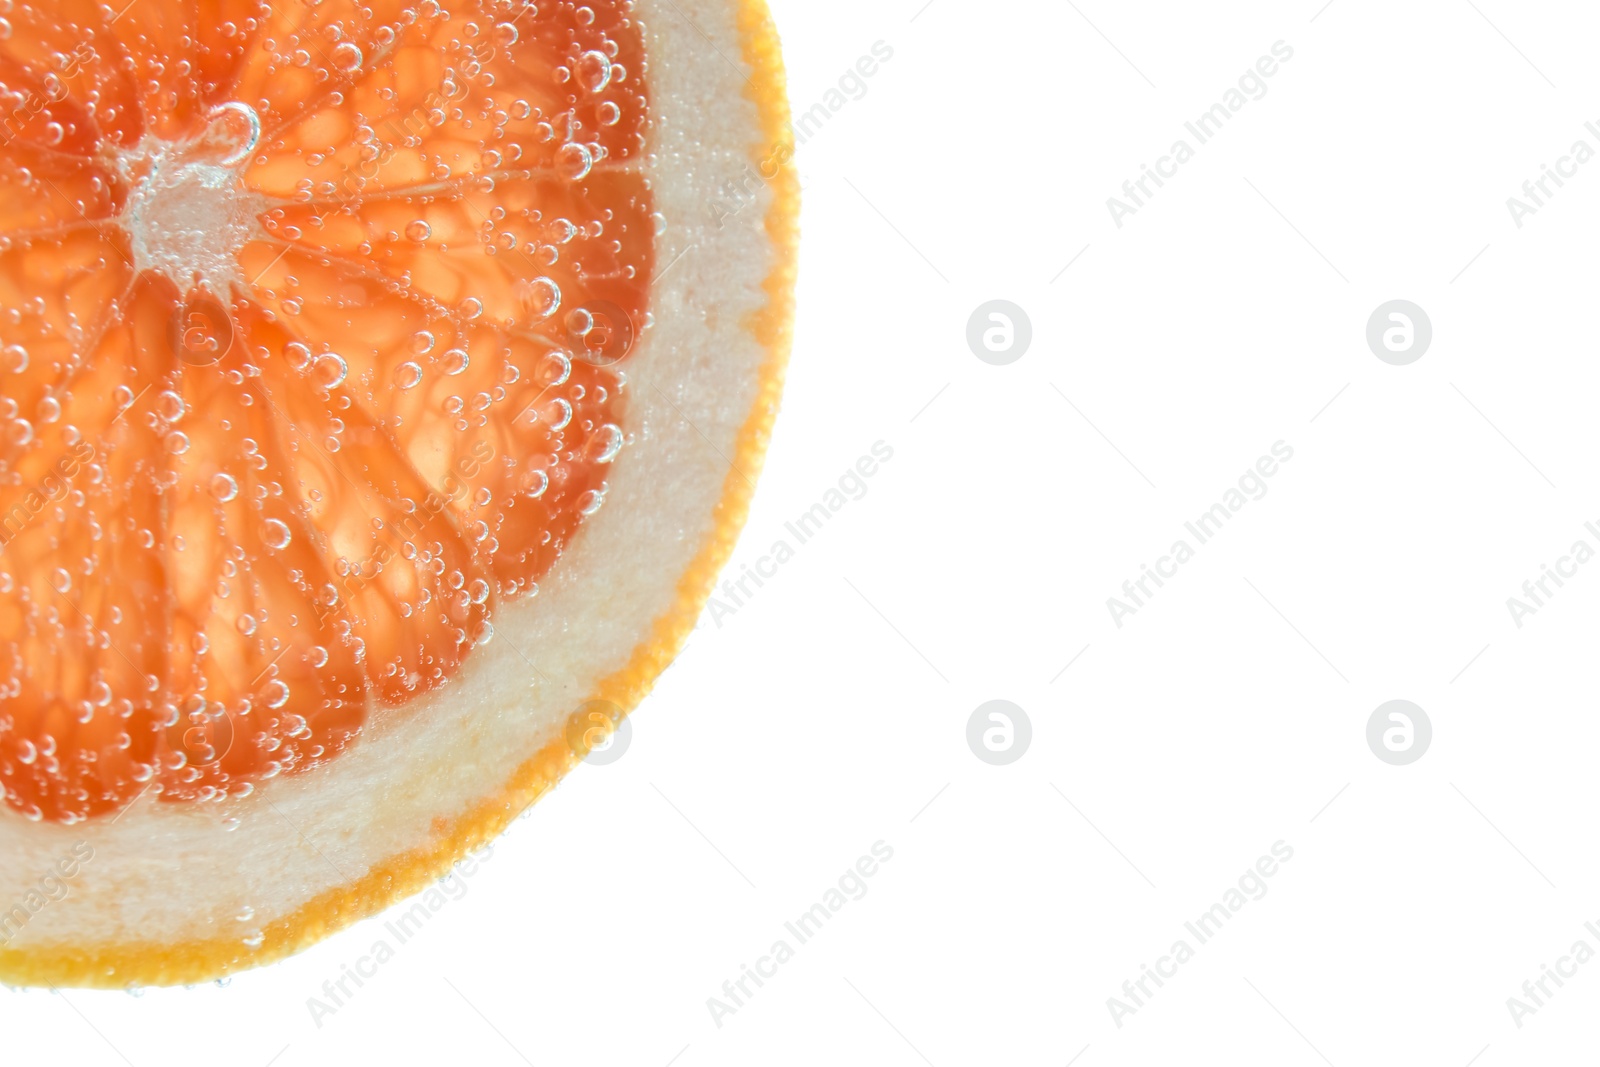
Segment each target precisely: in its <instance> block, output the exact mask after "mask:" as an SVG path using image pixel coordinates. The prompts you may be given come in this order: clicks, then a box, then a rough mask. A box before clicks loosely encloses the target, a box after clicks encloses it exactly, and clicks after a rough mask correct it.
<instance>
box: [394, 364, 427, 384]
mask: <svg viewBox="0 0 1600 1067" xmlns="http://www.w3.org/2000/svg"><path fill="white" fill-rule="evenodd" d="M421 381H422V368H421V367H420V366H418V365H417V364H415V363H402V364H400V365H399V366H398V367H396V368H395V369H394V384H395V385H396V386H398V387H399V388H401V389H410V388H413V387H414V386H416V385H417V384H418V383H420V382H421Z"/></svg>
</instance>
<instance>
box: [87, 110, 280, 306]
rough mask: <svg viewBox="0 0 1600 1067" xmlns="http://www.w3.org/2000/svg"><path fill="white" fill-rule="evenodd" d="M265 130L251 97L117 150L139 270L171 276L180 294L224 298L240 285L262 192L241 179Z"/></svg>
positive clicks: (256, 233)
mask: <svg viewBox="0 0 1600 1067" xmlns="http://www.w3.org/2000/svg"><path fill="white" fill-rule="evenodd" d="M260 136H261V120H260V118H259V117H258V116H257V115H256V113H255V111H254V109H252V108H251V107H249V106H248V105H246V104H240V103H230V104H223V105H221V106H219V107H216V108H213V109H212V111H211V113H210V115H209V116H208V119H207V123H206V126H205V128H204V129H203V130H202V131H201V133H200V134H199V135H198V136H197V137H194V138H191V139H189V140H185V141H168V140H164V139H161V138H157V137H149V136H146V137H145V138H143V139H142V140H140V141H139V143H138V144H136V145H134V146H133V147H132V148H128V149H119V150H117V152H116V157H115V163H116V169H117V171H118V173H119V174H120V175H121V176H122V178H123V179H124V181H125V182H126V183H127V189H128V194H127V199H126V201H125V203H124V206H123V209H122V213H121V215H120V216H119V217H118V221H119V222H120V223H121V225H122V227H123V228H124V229H125V230H126V231H127V234H128V241H129V244H130V245H131V246H132V252H133V265H134V269H135V270H137V271H147V270H149V271H156V272H158V273H160V274H164V275H166V276H167V277H168V278H169V279H171V281H172V282H173V284H174V285H176V286H177V288H178V291H179V292H180V293H187V292H188V291H190V290H191V289H193V288H195V287H196V286H200V287H203V288H206V289H209V290H210V291H211V292H212V293H213V294H214V295H215V296H217V297H219V298H222V299H226V298H227V297H228V295H229V293H230V291H231V289H232V287H233V286H234V285H235V284H237V285H240V286H241V287H242V286H243V282H244V280H243V278H241V277H240V271H239V250H240V249H241V248H243V247H244V245H245V244H246V243H248V242H249V241H252V240H255V239H257V238H259V237H260V236H261V235H262V234H261V227H260V223H259V222H258V219H257V216H258V215H259V213H260V211H261V210H262V208H263V207H264V205H265V198H264V197H262V196H261V195H260V194H258V193H253V192H251V191H250V190H249V189H247V188H246V187H245V184H244V182H243V180H242V178H241V175H242V173H243V171H244V168H245V166H246V165H247V164H248V162H249V160H250V155H251V153H252V152H253V151H254V150H255V146H256V142H257V141H258V140H259V139H260Z"/></svg>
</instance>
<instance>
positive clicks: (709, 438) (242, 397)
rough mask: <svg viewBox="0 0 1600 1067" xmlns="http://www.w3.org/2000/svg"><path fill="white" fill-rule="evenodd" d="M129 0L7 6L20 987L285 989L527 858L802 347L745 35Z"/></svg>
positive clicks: (710, 19)
mask: <svg viewBox="0 0 1600 1067" xmlns="http://www.w3.org/2000/svg"><path fill="white" fill-rule="evenodd" d="M117 6H118V7H119V8H121V10H120V11H118V10H115V9H113V7H111V6H102V5H100V4H98V3H94V2H91V0H52V2H51V3H48V4H46V3H42V2H39V0H17V2H16V3H15V4H12V3H5V4H4V6H3V8H0V788H3V795H4V803H3V805H0V980H3V981H5V982H9V983H20V984H48V985H87V986H105V987H125V986H131V985H148V984H175V983H190V982H196V981H202V980H206V979H211V978H216V977H219V976H221V975H224V974H227V973H229V972H233V971H237V970H240V969H243V968H246V967H251V966H255V965H259V964H261V963H264V962H267V961H270V960H273V959H276V958H280V957H282V956H285V955H287V954H289V953H292V952H295V951H298V950H300V949H302V948H304V947H306V946H308V945H310V944H312V943H314V942H315V941H317V940H318V939H320V938H321V937H324V936H326V935H327V934H328V933H330V932H332V931H334V930H337V929H339V928H341V927H343V926H346V925H348V924H350V923H352V922H354V921H356V920H358V919H360V918H363V917H366V916H368V915H371V914H373V913H375V912H376V911H378V910H380V909H382V908H383V907H385V906H387V905H388V904H390V903H392V902H394V901H396V900H398V899H400V898H402V897H404V896H406V895H409V894H411V893H413V892H416V891H417V890H419V889H421V888H422V887H424V886H425V885H427V884H428V883H429V882H430V881H431V880H433V879H434V878H437V877H438V876H440V875H441V874H442V873H443V872H444V871H445V870H446V869H447V868H448V867H449V866H450V865H451V864H452V863H453V862H455V861H456V860H457V859H458V858H459V857H461V856H462V855H463V854H464V853H466V852H468V851H469V850H472V849H474V848H476V847H478V846H480V845H482V844H483V843H485V842H487V841H488V840H489V839H491V838H492V837H493V836H494V835H496V834H497V833H499V832H500V831H501V830H502V829H503V828H504V827H505V826H506V825H507V823H508V822H509V821H510V820H511V819H512V818H514V817H515V816H516V815H517V814H519V813H520V812H521V811H522V810H523V809H524V808H525V807H526V806H527V805H528V804H530V803H531V802H532V801H533V800H534V799H536V798H537V797H538V796H539V795H541V794H542V793H543V792H544V791H546V790H548V789H549V788H550V787H551V786H552V785H554V784H555V782H556V781H557V780H559V778H560V777H561V776H562V774H564V773H565V772H566V771H567V770H568V769H570V768H571V767H572V766H573V765H574V764H575V762H576V761H577V760H578V759H580V758H581V757H582V756H583V755H584V754H585V753H586V752H587V750H588V748H589V746H591V745H592V744H594V743H595V742H596V741H597V740H598V739H599V738H601V737H603V736H604V734H605V732H606V731H607V730H608V729H610V728H611V727H613V726H614V725H615V723H616V722H617V721H618V719H619V718H620V717H621V716H622V715H624V714H626V713H627V712H628V711H629V710H631V709H632V708H633V706H634V705H635V704H636V703H637V701H638V700H639V698H640V697H641V696H642V695H643V694H644V693H645V692H646V691H647V690H648V689H649V687H650V685H651V684H652V682H653V680H654V679H655V677H656V676H657V675H658V673H659V672H660V671H661V670H662V669H663V667H665V665H666V664H667V663H668V662H669V661H670V659H671V658H672V656H673V655H674V654H675V653H676V651H677V650H678V648H679V647H680V646H681V644H682V642H683V641H684V639H685V638H686V636H687V634H688V631H689V630H690V628H691V627H692V626H693V623H694V620H695V618H696V617H697V615H698V612H699V609H700V607H701V605H702V604H703V602H704V600H705V598H706V596H707V595H708V594H709V592H710V589H711V584H712V582H713V579H714V576H715V573H716V571H717V570H718V568H719V567H720V566H721V564H722V563H723V562H724V561H725V559H726V558H727V555H728V553H729V551H730V550H731V547H732V542H733V539H734V537H735V536H736V534H737V531H738V528H739V526H740V524H741V523H742V521H743V517H744V514H745V510H746V504H747V501H748V498H749V494H750V493H751V491H752V486H751V483H750V481H749V477H750V476H751V475H752V474H753V473H754V472H755V470H756V469H757V468H758V467H759V464H760V460H761V456H762V453H763V451H764V447H765V444H766V439H767V434H768V431H769V428H770V425H771V422H772V419H773V417H774V414H775V412H776V407H777V402H778V393H779V388H780V381H781V375H782V369H783V364H784V361H785V359H786V357H787V348H788V334H789V319H790V312H791V291H792V281H793V270H794V263H793V252H794V245H795V239H796V231H795V214H796V207H797V197H798V193H797V182H796V181H795V179H794V176H793V173H792V170H791V169H790V168H789V167H788V166H787V161H788V159H789V156H790V151H791V149H790V147H789V146H790V145H791V143H792V142H791V137H790V133H789V129H788V114H787V106H786V103H785V99H784V91H783V83H782V71H781V65H780V59H779V53H778V45H777V39H776V35H775V33H774V31H773V28H772V25H771V23H770V20H769V18H768V15H767V11H766V7H765V5H764V4H763V3H762V2H760V0H587V2H586V3H573V2H562V0H538V2H531V0H360V2H359V3H358V2H357V0H316V2H311V0H266V2H262V0H248V2H247V0H140V2H139V3H136V4H132V5H128V6H126V7H122V6H121V5H117ZM729 183H733V185H734V187H735V189H736V192H735V193H734V194H733V199H732V200H730V199H729V196H730V193H729V189H728V186H729Z"/></svg>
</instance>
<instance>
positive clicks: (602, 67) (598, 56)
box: [573, 50, 611, 93]
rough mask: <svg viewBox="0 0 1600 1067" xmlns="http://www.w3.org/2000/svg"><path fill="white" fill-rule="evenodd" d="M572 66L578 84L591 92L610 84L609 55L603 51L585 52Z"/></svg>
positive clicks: (598, 90)
mask: <svg viewBox="0 0 1600 1067" xmlns="http://www.w3.org/2000/svg"><path fill="white" fill-rule="evenodd" d="M573 67H574V70H575V73H576V74H577V76H578V84H579V85H581V86H583V87H584V88H585V89H587V90H589V92H591V93H598V92H600V90H602V89H604V88H605V87H606V86H607V85H609V84H611V57H610V56H608V55H606V54H605V53H604V52H596V51H593V50H591V51H588V52H585V53H584V54H583V55H581V56H579V57H578V62H577V63H575V64H573Z"/></svg>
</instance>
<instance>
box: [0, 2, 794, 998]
mask: <svg viewBox="0 0 1600 1067" xmlns="http://www.w3.org/2000/svg"><path fill="white" fill-rule="evenodd" d="M634 12H635V15H636V17H637V18H638V19H639V20H640V22H641V23H642V24H643V26H644V27H645V41H646V50H647V55H648V71H647V78H648V83H649V92H650V99H651V105H650V106H651V112H652V127H651V134H650V145H649V148H650V158H649V161H648V163H647V166H648V169H649V173H650V175H651V178H652V183H653V192H654V196H655V202H656V208H657V210H658V211H660V212H661V214H662V215H663V216H665V218H666V219H667V223H668V225H667V229H666V230H665V232H664V233H662V234H661V235H660V236H659V238H658V246H657V251H656V254H657V260H656V262H657V270H658V271H660V272H661V274H660V276H659V278H658V280H657V281H656V283H655V284H654V286H653V288H652V292H651V311H652V314H653V316H654V325H653V327H652V328H651V329H649V330H647V331H645V333H644V334H643V335H642V337H641V339H640V342H639V345H638V347H637V348H636V350H635V351H634V353H633V355H632V356H631V357H630V359H629V361H628V363H627V364H625V367H626V370H627V382H628V384H627V390H626V393H625V396H626V398H627V404H628V411H627V426H626V429H628V430H629V431H630V432H631V433H632V435H633V442H632V443H631V444H630V445H629V446H628V447H627V448H625V449H624V450H623V451H622V453H621V454H620V455H619V457H618V459H617V462H616V464H615V465H614V466H613V468H612V470H611V472H610V474H609V476H608V483H609V488H608V491H607V494H606V504H605V506H604V507H603V508H601V509H600V510H599V511H598V512H596V513H595V514H594V515H592V516H590V517H589V518H588V519H587V520H586V521H585V523H584V525H583V526H582V528H581V529H580V532H579V534H578V536H577V537H576V538H575V539H574V541H573V543H572V545H571V546H570V547H569V548H568V550H567V551H566V553H565V554H564V555H563V556H562V557H561V559H560V560H559V561H558V562H557V564H556V566H555V568H554V569H553V570H552V571H551V572H550V574H549V575H547V576H546V577H545V578H544V579H542V580H541V581H540V583H539V589H540V591H539V594H538V595H537V597H535V598H532V599H528V600H524V601H519V602H516V603H512V604H509V605H503V606H502V607H501V609H500V611H499V612H498V614H497V616H496V618H495V620H494V621H495V633H496V636H495V638H494V639H493V640H492V641H491V642H490V643H489V644H488V645H486V646H484V647H483V648H480V649H478V650H477V651H476V652H475V653H474V654H473V656H472V657H471V658H470V659H469V660H468V661H467V663H466V665H465V666H464V667H463V669H462V670H461V671H460V673H459V674H458V675H457V676H456V677H455V678H453V679H452V680H451V681H450V682H448V683H447V684H446V685H445V686H443V687H442V688H440V689H438V690H436V691H434V692H432V693H430V694H429V695H427V696H426V697H423V698H420V699H418V700H417V701H415V702H413V703H412V704H411V705H409V706H407V707H405V708H403V709H381V708H380V709H375V711H374V714H373V716H372V717H371V719H370V720H369V722H368V724H367V726H366V727H365V729H364V731H363V735H362V737H361V739H360V741H359V742H358V743H357V744H356V745H355V746H353V747H352V748H351V749H350V750H349V751H347V752H345V753H344V754H343V755H341V756H340V757H338V758H337V759H335V760H333V761H332V762H330V763H329V764H328V765H326V766H323V767H320V768H316V769H314V770H312V771H311V772H310V773H307V774H305V775H301V776H294V777H284V778H278V779H273V780H270V781H266V782H263V783H261V784H260V785H259V786H258V787H257V789H256V791H255V793H254V795H252V796H251V797H248V798H246V799H244V800H242V801H238V802H233V803H229V804H225V805H214V804H206V805H191V804H166V803H160V802H157V801H155V800H154V799H153V798H149V797H147V798H144V799H143V800H141V801H139V802H137V803H136V804H135V805H134V806H133V807H131V808H129V809H128V810H127V811H125V812H124V813H122V814H121V815H119V816H117V817H116V818H115V819H114V820H91V821H90V822H88V823H85V824H82V825H79V826H74V827H64V826H60V825H56V824H50V823H32V822H28V821H27V820H25V819H23V818H22V817H21V816H20V815H17V814H16V813H14V812H11V811H9V810H0V920H3V918H4V916H5V914H6V912H7V911H8V909H11V908H12V907H13V905H14V904H16V903H17V902H20V901H22V900H23V899H24V898H25V897H26V895H27V894H29V893H30V892H31V891H34V890H36V889H37V888H38V887H39V885H40V883H41V879H43V878H45V877H46V876H54V875H55V874H56V868H57V863H58V861H60V860H63V859H70V858H72V855H73V848H74V845H75V844H77V843H78V842H80V841H81V842H86V843H87V844H88V845H89V846H91V847H92V848H93V850H94V853H93V857H92V858H91V859H89V860H88V861H87V862H83V863H81V864H79V865H78V866H77V871H76V873H75V874H74V876H73V877H71V878H70V879H66V880H65V881H66V884H67V886H68V893H67V895H66V896H65V897H63V898H61V899H59V900H52V901H50V902H49V903H48V904H46V905H45V906H43V907H42V908H39V909H38V910H37V911H32V912H30V914H29V917H28V919H27V921H26V922H25V923H24V924H23V925H22V926H21V927H20V928H19V929H17V930H16V932H15V934H14V935H13V936H12V937H11V938H10V939H9V940H5V939H4V936H3V934H0V947H3V948H4V949H9V950H16V949H20V950H23V951H27V950H29V949H35V948H37V949H41V950H44V949H49V948H52V947H70V948H74V949H78V950H88V951H93V950H94V949H95V948H97V947H107V948H114V947H119V946H134V945H160V944H172V943H182V942H191V941H195V940H210V939H213V938H224V939H229V938H234V937H237V939H238V942H239V953H240V956H241V958H242V959H243V960H246V961H247V960H248V958H249V956H250V954H251V951H252V947H251V945H250V944H249V941H250V940H251V939H252V938H253V936H254V935H255V934H256V933H257V932H258V931H260V930H261V929H263V928H264V927H265V926H266V925H268V924H270V923H271V922H273V921H274V920H277V919H281V918H283V917H285V916H288V915H290V914H292V913H294V912H295V911H296V910H298V909H299V908H300V907H302V906H303V905H305V904H306V903H307V902H309V901H311V900H313V899H315V898H317V897H319V896H321V895H322V894H324V893H326V892H328V891H329V890H333V889H336V888H339V887H341V886H348V885H350V884H352V883H354V882H356V881H358V880H359V879H360V878H361V877H362V876H363V875H365V874H366V873H367V872H368V871H369V870H371V869H373V868H374V867H376V866H379V865H380V864H382V863H384V862H385V861H387V860H389V859H391V858H393V857H395V856H396V855H399V854H402V853H407V852H410V851H412V850H415V849H418V848H426V847H428V846H429V845H432V844H435V843H437V840H438V837H437V835H438V834H439V833H440V832H441V830H442V829H443V828H444V827H445V826H447V825H448V823H449V822H452V821H454V820H455V819H456V818H457V817H460V816H463V815H465V814H467V813H468V812H471V811H473V810H474V809H476V808H477V807H478V806H479V805H481V804H482V803H483V802H484V801H485V800H487V799H488V798H490V797H493V796H495V795H497V794H499V793H500V791H501V790H502V789H504V787H505V786H506V784H507V782H508V781H509V780H510V779H511V777H512V775H513V773H514V772H515V770H516V769H517V768H518V767H519V766H520V765H521V764H523V763H524V762H525V761H527V760H528V759H529V758H531V757H532V756H533V755H534V754H535V753H536V752H538V751H539V749H541V748H542V747H543V746H544V745H545V744H547V743H548V742H549V741H551V740H553V739H555V738H556V737H557V736H559V734H560V732H561V729H562V726H563V724H564V722H565V720H566V717H567V715H568V714H569V713H570V712H571V711H572V710H573V709H574V708H576V707H577V706H578V705H579V704H580V703H582V702H583V701H584V700H585V699H586V698H588V697H590V696H592V695H594V687H595V684H596V683H597V682H598V681H599V680H600V679H602V678H604V677H606V676H607V675H609V674H611V673H613V672H615V671H617V670H620V669H621V668H623V667H624V666H625V665H626V664H627V663H628V661H629V659H630V657H631V655H632V654H633V652H634V650H635V648H636V647H637V646H638V645H639V644H640V643H641V642H645V641H649V640H651V639H652V636H653V635H652V633H651V628H652V623H653V621H654V620H655V619H657V618H659V617H661V616H662V615H664V614H666V613H667V612H668V611H669V609H670V608H671V607H672V606H673V603H674V601H675V598H676V593H677V583H678V581H679V579H680V577H681V576H682V574H683V573H684V572H685V570H687V568H688V567H689V565H690V563H691V561H692V560H693V559H694V558H695V556H696V555H697V554H698V553H699V552H700V550H701V549H702V547H703V546H704V544H705V543H706V541H707V539H708V537H709V536H710V533H711V531H712V530H713V528H714V521H713V511H714V508H715V506H716V504H717V502H718V501H719V500H720V499H721V498H722V495H723V490H724V486H725V482H726V480H727V478H728V475H729V467H728V463H727V461H726V460H725V459H724V458H723V456H728V455H733V454H734V452H735V443H736V440H737V437H738V434H739V431H740V429H741V427H742V426H743V424H744V422H745V420H746V418H747V417H748V416H749V413H750V411H751V408H752V406H753V405H754V403H755V400H756V396H757V389H758V382H759V377H760V375H759V369H760V367H761V366H762V365H763V364H764V363H765V361H766V359H767V358H768V353H767V351H766V349H765V348H764V347H763V346H762V345H761V344H759V343H758V342H757V341H756V339H755V338H754V337H753V336H751V335H750V333H749V332H748V330H747V329H746V325H745V324H746V322H747V320H748V317H749V316H750V314H751V313H752V312H754V311H756V310H758V309H760V308H761V307H762V306H764V304H765V302H766V300H767V297H766V294H765V293H764V292H763V290H762V282H763V280H764V279H765V278H766V277H767V276H768V275H769V273H770V272H771V270H772V268H773V265H774V264H773V263H772V260H771V257H772V254H773V253H772V250H771V244H770V240H769V238H768V236H767V234H766V232H765V225H764V224H765V215H766V208H767V199H768V196H769V194H768V193H767V191H765V190H763V191H762V192H761V195H760V200H759V202H756V203H751V204H749V205H748V206H747V207H746V208H745V209H744V210H742V211H740V212H738V213H736V214H733V215H731V216H728V217H726V218H725V219H723V220H722V223H721V225H720V226H719V225H718V224H717V223H716V222H715V221H714V220H715V219H716V215H715V214H713V213H712V212H711V211H710V210H709V207H708V205H710V204H712V203H714V202H717V200H718V196H719V194H718V190H719V189H720V188H721V187H722V186H723V185H724V184H725V183H726V182H728V181H730V180H736V179H739V178H741V176H742V175H743V174H744V173H745V168H746V166H747V165H748V161H749V160H751V159H752V158H753V157H754V156H755V154H756V153H757V152H758V150H759V147H760V146H759V139H760V132H759V131H760V121H759V116H758V114H757V109H756V105H755V104H754V103H753V102H751V101H749V100H747V99H746V97H745V95H744V90H745V81H744V73H743V67H742V64H740V65H739V66H738V67H735V66H734V65H732V64H731V63H730V62H729V60H732V61H734V62H735V63H736V62H737V59H738V57H739V56H740V55H741V47H740V38H739V33H738V28H737V26H736V24H735V17H736V8H735V6H733V5H730V4H729V3H728V2H727V0H636V2H635V5H634ZM217 169H219V170H220V169H226V168H220V167H219V168H217ZM205 177H206V175H204V174H193V175H189V176H188V177H187V178H185V180H191V179H192V180H193V181H195V182H198V183H199V185H197V187H196V190H199V189H203V188H204V187H205V183H204V179H205ZM213 177H214V176H213ZM196 190H189V191H196ZM171 202H176V201H171ZM202 225H209V223H204V222H200V223H196V224H193V225H192V226H191V228H193V229H199V228H201V226H202ZM152 232H153V228H152ZM213 240H215V239H214V238H213ZM165 247H166V254H169V255H178V254H179V253H181V252H182V249H176V250H174V249H173V248H172V247H171V246H170V245H169V246H165ZM213 247H215V245H213ZM145 254H146V255H148V256H151V257H156V256H159V255H162V254H163V246H160V245H158V244H155V243H147V245H146V253H145ZM185 254H186V253H185ZM152 261H153V260H152ZM174 262H175V266H176V269H179V270H182V269H185V267H186V265H187V264H186V263H177V262H176V261H174ZM195 262H199V264H200V270H199V273H200V274H201V275H204V274H205V272H206V271H207V270H211V271H213V272H214V271H216V270H217V269H220V268H218V267H217V265H216V264H214V263H210V262H209V261H206V260H204V259H202V260H198V261H195ZM235 263H236V260H235ZM669 265H670V266H669ZM234 269H235V270H236V269H237V267H236V266H235V268H234ZM204 280H207V281H208V282H209V279H204ZM222 291H226V290H222ZM235 820H237V822H236V825H235V824H234V821H235ZM230 825H233V828H231V829H230V828H229V827H230ZM246 909H248V910H249V918H248V919H241V918H239V916H241V915H244V914H246ZM108 977H111V976H108Z"/></svg>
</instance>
